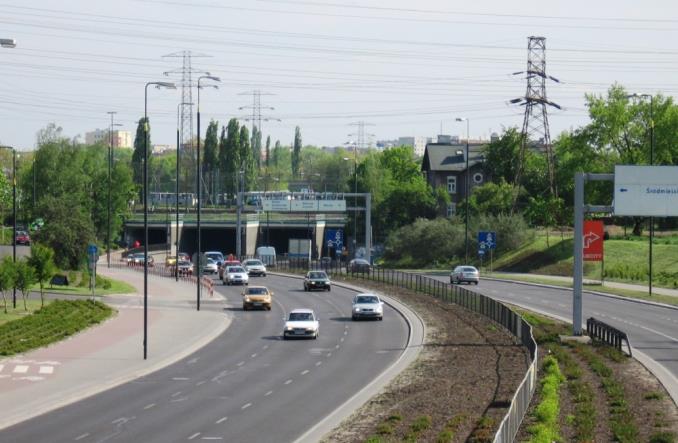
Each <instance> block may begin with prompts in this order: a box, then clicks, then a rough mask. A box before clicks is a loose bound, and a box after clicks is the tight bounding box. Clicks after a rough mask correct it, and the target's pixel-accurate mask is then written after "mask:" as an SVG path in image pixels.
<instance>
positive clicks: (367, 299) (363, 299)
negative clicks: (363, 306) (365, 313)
mask: <svg viewBox="0 0 678 443" xmlns="http://www.w3.org/2000/svg"><path fill="white" fill-rule="evenodd" d="M355 302H356V303H378V302H379V299H378V298H377V297H375V296H374V295H359V296H357V297H356V298H355Z"/></svg>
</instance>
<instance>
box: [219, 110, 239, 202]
mask: <svg viewBox="0 0 678 443" xmlns="http://www.w3.org/2000/svg"><path fill="white" fill-rule="evenodd" d="M224 135H225V136H224ZM219 167H220V168H221V172H222V174H223V177H224V180H225V183H226V192H228V193H229V194H231V195H233V194H235V193H236V190H237V186H236V183H237V179H238V177H237V175H238V171H239V170H240V124H239V123H238V120H236V119H235V118H232V119H231V120H229V122H228V127H227V128H225V130H222V131H221V139H220V141H219Z"/></svg>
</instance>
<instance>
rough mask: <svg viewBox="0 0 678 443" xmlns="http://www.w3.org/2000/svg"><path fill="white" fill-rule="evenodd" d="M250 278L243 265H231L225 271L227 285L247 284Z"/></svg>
mask: <svg viewBox="0 0 678 443" xmlns="http://www.w3.org/2000/svg"><path fill="white" fill-rule="evenodd" d="M249 282H250V278H249V277H248V276H247V271H245V268H243V267H242V266H229V267H227V268H226V272H225V273H224V283H225V284H227V285H229V286H230V285H247V284H249Z"/></svg>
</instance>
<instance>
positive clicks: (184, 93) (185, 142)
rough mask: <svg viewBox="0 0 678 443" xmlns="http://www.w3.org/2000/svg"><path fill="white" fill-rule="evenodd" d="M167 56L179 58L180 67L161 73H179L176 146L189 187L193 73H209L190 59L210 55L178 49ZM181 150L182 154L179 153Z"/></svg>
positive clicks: (192, 171) (192, 170)
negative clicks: (178, 141) (193, 63)
mask: <svg viewBox="0 0 678 443" xmlns="http://www.w3.org/2000/svg"><path fill="white" fill-rule="evenodd" d="M163 57H167V58H181V59H182V67H181V68H177V69H173V70H170V71H166V72H164V73H163V74H165V75H167V76H170V75H181V80H180V81H179V83H180V84H181V104H180V105H179V106H180V107H181V112H180V118H179V119H180V128H179V129H180V134H181V143H180V146H177V149H179V156H180V158H183V159H184V160H183V161H181V163H182V168H181V169H182V170H183V171H182V172H183V188H184V189H190V186H191V184H192V183H195V175H194V174H195V162H196V158H195V149H193V136H194V134H193V86H194V84H193V82H192V78H193V74H198V75H202V74H205V75H209V72H204V71H200V70H196V69H193V67H192V66H191V61H192V59H193V58H195V57H210V56H209V55H205V54H195V53H193V52H192V51H179V52H174V53H172V54H167V55H163ZM181 151H183V152H184V154H183V155H182V154H181Z"/></svg>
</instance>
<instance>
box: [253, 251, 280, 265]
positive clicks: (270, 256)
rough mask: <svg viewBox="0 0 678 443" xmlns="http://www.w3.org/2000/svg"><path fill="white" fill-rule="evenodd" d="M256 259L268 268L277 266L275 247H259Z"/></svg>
mask: <svg viewBox="0 0 678 443" xmlns="http://www.w3.org/2000/svg"><path fill="white" fill-rule="evenodd" d="M255 257H256V258H258V259H259V260H261V261H262V262H263V263H264V264H265V265H266V266H269V267H271V266H275V265H276V258H275V248H274V247H273V246H259V247H258V248H257V252H256V255H255Z"/></svg>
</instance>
